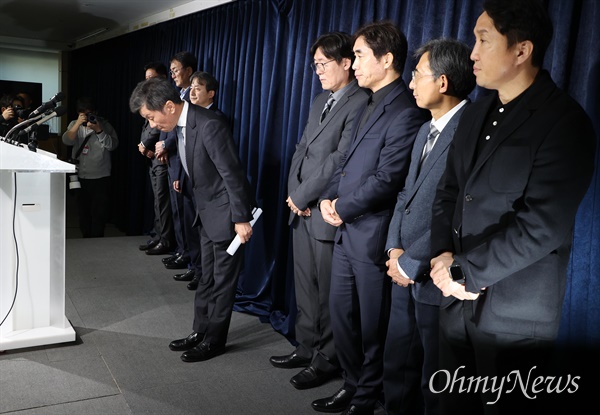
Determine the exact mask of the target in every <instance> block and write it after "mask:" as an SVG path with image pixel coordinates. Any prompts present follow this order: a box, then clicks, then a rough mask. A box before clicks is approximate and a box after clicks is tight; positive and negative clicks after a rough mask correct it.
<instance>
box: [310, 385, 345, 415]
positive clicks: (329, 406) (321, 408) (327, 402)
mask: <svg viewBox="0 0 600 415" xmlns="http://www.w3.org/2000/svg"><path fill="white" fill-rule="evenodd" d="M353 396H354V393H353V392H349V391H347V390H346V389H344V388H341V389H340V390H338V391H337V392H336V393H334V394H333V395H331V396H330V397H328V398H323V399H317V400H316V401H313V403H312V404H311V406H312V409H314V410H315V411H317V412H342V411H344V410H346V408H348V405H350V401H351V400H352V397H353Z"/></svg>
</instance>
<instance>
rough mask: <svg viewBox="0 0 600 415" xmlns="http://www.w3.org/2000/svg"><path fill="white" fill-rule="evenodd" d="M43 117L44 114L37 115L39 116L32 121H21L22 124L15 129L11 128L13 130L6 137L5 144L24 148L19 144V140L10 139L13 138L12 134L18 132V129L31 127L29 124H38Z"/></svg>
mask: <svg viewBox="0 0 600 415" xmlns="http://www.w3.org/2000/svg"><path fill="white" fill-rule="evenodd" d="M43 116H44V114H40V115H37V116H35V117H33V118H32V119H30V120H25V121H21V122H20V123H18V124H17V125H15V126H14V127H13V128H11V129H10V130H9V131H8V133H6V136H5V137H4V141H5V142H7V143H8V144H12V145H15V146H18V147H23V146H22V145H21V143H19V140H13V139H11V138H10V137H11V134H12V133H13V132H14V131H16V130H18V129H20V128H22V127H25V126H27V125H29V124H31V123H33V122H36V121H37V120H39V119H40V118H42V117H43Z"/></svg>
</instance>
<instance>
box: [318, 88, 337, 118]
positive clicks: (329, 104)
mask: <svg viewBox="0 0 600 415" xmlns="http://www.w3.org/2000/svg"><path fill="white" fill-rule="evenodd" d="M333 101H335V99H334V98H333V94H329V99H328V100H327V102H326V103H325V108H323V112H322V113H321V120H320V121H319V123H322V122H323V120H324V119H325V117H326V116H327V114H329V111H331V107H332V106H333Z"/></svg>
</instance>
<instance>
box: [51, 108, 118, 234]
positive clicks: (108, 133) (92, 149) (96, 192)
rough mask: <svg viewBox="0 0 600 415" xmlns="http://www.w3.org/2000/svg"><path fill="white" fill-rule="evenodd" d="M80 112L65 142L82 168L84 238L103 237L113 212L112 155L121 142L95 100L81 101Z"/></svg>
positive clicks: (72, 122) (80, 208)
mask: <svg viewBox="0 0 600 415" xmlns="http://www.w3.org/2000/svg"><path fill="white" fill-rule="evenodd" d="M77 112H78V113H79V116H78V117H77V119H76V120H73V121H71V122H70V123H69V127H68V129H67V131H66V132H65V133H64V134H63V137H62V140H63V143H65V144H66V145H68V146H73V150H72V161H73V163H75V164H77V165H78V166H79V167H78V175H79V179H80V180H79V181H80V182H81V190H80V191H79V194H78V201H79V227H80V229H81V233H82V234H83V237H84V238H93V237H102V236H104V226H105V224H106V220H107V217H108V210H109V198H110V171H111V156H110V152H111V151H113V150H114V149H116V148H117V146H118V145H119V139H118V138H117V133H116V132H115V130H114V128H113V127H112V125H110V124H109V123H108V121H106V120H105V119H103V118H101V117H99V116H97V115H96V107H95V105H94V102H93V101H92V99H91V98H87V97H85V98H79V99H78V100H77Z"/></svg>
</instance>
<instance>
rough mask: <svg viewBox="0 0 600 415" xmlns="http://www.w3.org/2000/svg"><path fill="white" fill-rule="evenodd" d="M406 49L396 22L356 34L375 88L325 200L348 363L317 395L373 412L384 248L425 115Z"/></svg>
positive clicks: (385, 295)
mask: <svg viewBox="0 0 600 415" xmlns="http://www.w3.org/2000/svg"><path fill="white" fill-rule="evenodd" d="M406 53H407V43H406V38H405V36H404V34H402V32H400V30H399V29H398V28H397V27H396V26H395V25H393V24H392V23H390V22H378V23H372V24H370V25H367V26H365V27H363V28H361V29H359V31H358V32H357V33H356V34H355V42H354V56H355V58H354V64H353V68H354V74H355V76H356V79H357V81H358V85H360V86H361V87H364V88H368V89H370V90H371V91H372V95H371V96H370V97H369V100H368V103H365V104H363V107H362V109H360V110H359V112H358V113H357V116H356V122H355V123H354V126H353V128H352V133H351V138H350V146H349V147H348V150H347V152H346V155H345V157H344V158H343V161H342V162H341V163H340V165H339V166H338V168H337V170H336V172H335V173H334V175H333V178H332V180H331V182H330V184H329V186H328V188H327V190H326V191H325V192H324V194H323V196H322V200H321V203H320V209H321V213H322V215H323V219H324V220H325V221H326V222H327V223H329V224H331V225H333V226H336V227H338V230H337V232H336V235H335V240H334V241H335V245H334V249H333V260H332V270H331V291H330V297H329V308H330V310H331V326H332V328H333V339H334V342H335V350H336V352H337V356H338V359H339V361H340V365H341V367H342V369H343V371H344V385H343V387H342V388H341V389H340V390H339V391H337V392H336V393H335V394H334V395H333V396H331V397H328V398H323V399H318V400H316V401H314V402H313V404H312V406H313V409H315V410H317V411H321V412H336V411H337V412H341V411H344V410H345V412H344V413H345V414H353V415H358V414H373V411H374V408H375V406H376V403H377V401H378V400H379V398H380V395H381V391H382V382H383V346H384V342H385V336H386V331H387V326H388V316H389V306H390V290H391V280H390V278H389V277H387V276H386V271H387V267H386V266H385V262H386V259H387V257H386V255H385V252H384V249H383V248H384V246H385V241H386V237H387V229H388V226H389V224H390V219H391V217H392V213H393V209H394V205H395V202H396V195H397V194H398V192H399V191H400V190H401V189H402V187H403V185H404V179H405V177H406V173H407V172H408V165H409V162H410V152H411V149H412V145H413V142H414V139H415V136H416V134H417V131H418V130H419V128H420V127H421V125H422V124H423V122H425V120H426V119H427V118H426V116H425V114H424V113H423V112H422V111H421V110H419V109H418V107H417V106H416V105H415V103H414V100H413V99H412V97H411V95H410V91H409V90H408V88H407V87H406V84H405V83H404V82H403V81H402V78H401V74H402V71H403V70H404V62H405V60H406Z"/></svg>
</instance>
